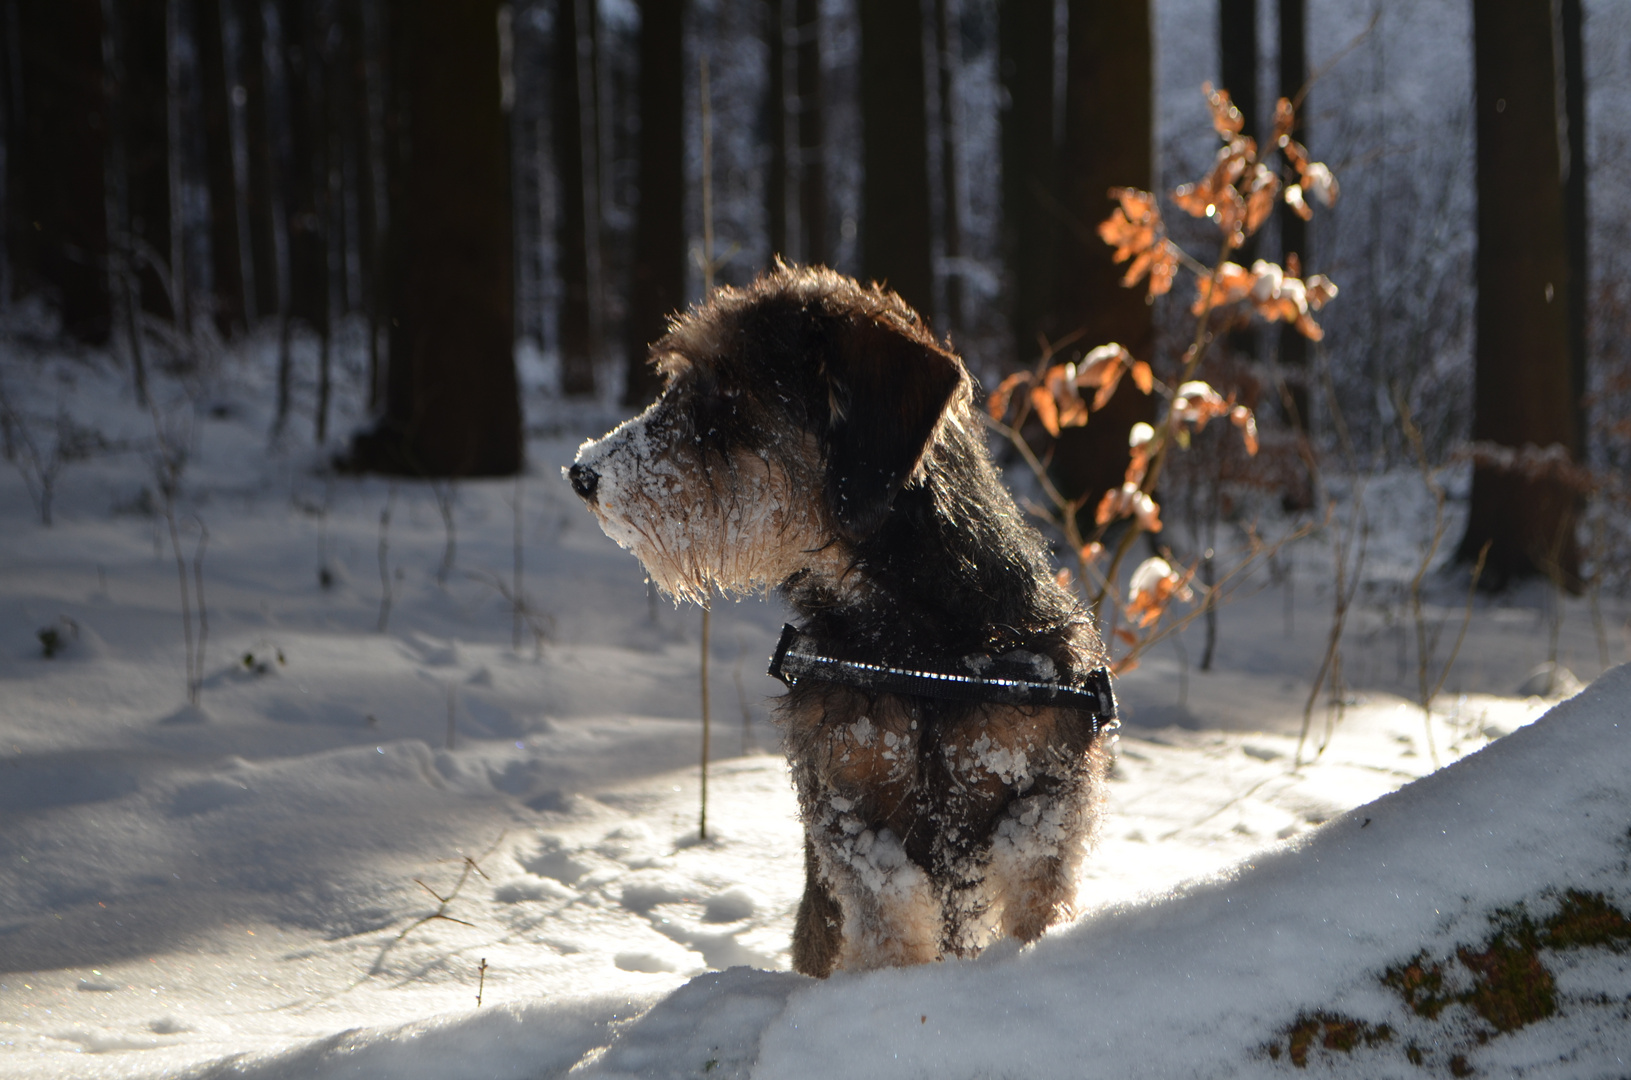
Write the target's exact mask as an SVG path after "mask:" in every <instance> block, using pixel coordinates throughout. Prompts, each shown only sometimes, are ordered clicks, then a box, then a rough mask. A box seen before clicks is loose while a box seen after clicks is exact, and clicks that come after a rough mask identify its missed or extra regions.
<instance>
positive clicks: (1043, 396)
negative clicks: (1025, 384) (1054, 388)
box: [1031, 386, 1059, 438]
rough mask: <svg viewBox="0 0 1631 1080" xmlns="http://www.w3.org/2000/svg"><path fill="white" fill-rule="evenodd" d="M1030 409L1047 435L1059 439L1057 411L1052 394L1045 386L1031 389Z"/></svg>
mask: <svg viewBox="0 0 1631 1080" xmlns="http://www.w3.org/2000/svg"><path fill="white" fill-rule="evenodd" d="M1031 407H1032V408H1034V409H1035V410H1036V418H1037V419H1038V420H1040V421H1042V426H1043V427H1044V428H1047V430H1048V434H1049V435H1052V436H1053V437H1054V438H1058V437H1059V409H1058V407H1057V406H1055V405H1054V403H1053V394H1052V392H1051V391H1049V390H1048V388H1047V387H1046V386H1033V387H1031Z"/></svg>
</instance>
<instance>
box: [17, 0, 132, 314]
mask: <svg viewBox="0 0 1631 1080" xmlns="http://www.w3.org/2000/svg"><path fill="white" fill-rule="evenodd" d="M5 15H6V25H5V28H4V29H5V35H6V68H7V75H8V76H9V77H8V78H7V80H6V87H5V92H6V99H7V100H6V150H7V154H6V182H7V193H6V223H5V228H6V250H7V254H8V256H9V257H10V260H11V287H12V291H13V295H14V296H15V295H22V294H26V293H29V292H32V291H35V290H44V291H46V292H47V293H48V294H50V296H51V299H52V300H53V301H54V302H55V303H56V305H57V307H58V309H59V310H60V311H61V314H62V325H63V330H64V331H65V332H66V333H68V334H69V335H71V336H72V337H74V338H77V339H78V340H80V341H85V342H90V343H92V344H101V343H103V342H105V341H107V340H108V335H109V332H110V330H111V327H112V321H113V309H112V304H111V299H110V294H109V289H108V219H107V200H106V188H105V186H104V184H105V182H106V179H105V171H106V167H107V163H106V154H107V133H108V129H109V127H110V124H109V122H108V120H109V112H110V110H109V108H108V103H107V101H106V99H105V98H104V96H103V56H102V29H103V23H102V7H101V4H100V3H99V0H14V3H12V4H8V5H7V8H6V12H5Z"/></svg>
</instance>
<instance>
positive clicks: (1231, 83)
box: [1218, 0, 1262, 360]
mask: <svg viewBox="0 0 1631 1080" xmlns="http://www.w3.org/2000/svg"><path fill="white" fill-rule="evenodd" d="M1257 56H1258V52H1257V0H1218V77H1219V79H1220V80H1221V81H1222V84H1223V88H1224V89H1225V90H1228V91H1229V96H1230V98H1231V99H1232V100H1233V101H1234V103H1235V108H1237V109H1239V110H1240V115H1241V118H1242V119H1243V120H1244V121H1245V123H1244V124H1243V125H1242V126H1241V129H1240V133H1241V134H1242V135H1245V136H1247V137H1249V138H1252V139H1258V137H1259V136H1260V135H1261V133H1262V130H1261V129H1262V124H1261V123H1260V122H1259V117H1260V116H1261V114H1262V110H1261V109H1260V108H1259V107H1258V100H1257ZM1257 258H1258V243H1257V236H1256V235H1255V234H1254V235H1252V236H1249V237H1247V238H1246V243H1245V244H1244V245H1242V246H1241V247H1239V248H1237V249H1236V250H1235V252H1234V254H1233V255H1232V256H1231V259H1232V260H1233V261H1234V262H1237V263H1239V264H1240V265H1241V266H1248V267H1249V266H1251V264H1252V263H1253V262H1255V261H1256V260H1257ZM1261 341H1262V334H1261V333H1260V330H1259V328H1258V326H1256V325H1255V324H1249V325H1246V326H1240V327H1236V328H1234V329H1232V330H1230V331H1229V332H1228V334H1227V335H1226V337H1225V340H1224V342H1223V343H1222V344H1223V345H1224V347H1225V350H1226V351H1227V352H1230V353H1235V354H1239V355H1243V356H1245V357H1248V358H1250V359H1252V360H1256V359H1257V358H1258V355H1259V352H1260V349H1259V345H1260V344H1261Z"/></svg>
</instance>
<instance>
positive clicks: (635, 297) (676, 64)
mask: <svg viewBox="0 0 1631 1080" xmlns="http://www.w3.org/2000/svg"><path fill="white" fill-rule="evenodd" d="M685 7H686V5H685V4H684V3H683V2H682V0H641V3H640V76H639V77H640V89H639V94H640V169H639V174H640V205H639V207H638V209H637V210H636V213H635V223H634V257H633V262H632V265H631V267H630V273H629V278H630V281H629V315H628V333H629V337H628V368H627V370H628V380H627V383H626V384H625V387H624V392H623V403H624V404H625V405H631V406H633V405H644V404H645V403H646V402H648V401H650V400H651V399H652V398H654V397H655V396H656V395H657V392H658V391H659V390H660V389H661V388H662V381H661V379H660V378H658V375H657V372H656V369H654V368H653V367H652V366H651V365H650V364H649V363H648V362H647V353H646V350H647V346H648V345H650V343H651V342H653V341H656V340H657V339H658V338H659V337H661V336H662V335H663V333H664V331H665V330H666V329H667V320H668V316H669V314H670V313H672V312H674V311H676V310H678V309H679V308H680V307H682V306H683V305H684V303H685V257H686V256H685V184H684V182H683V179H682V178H683V177H684V176H685V144H684V138H685V115H684V108H685V70H684V69H685Z"/></svg>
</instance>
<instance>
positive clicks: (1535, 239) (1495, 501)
mask: <svg viewBox="0 0 1631 1080" xmlns="http://www.w3.org/2000/svg"><path fill="white" fill-rule="evenodd" d="M1555 32H1556V27H1555V25H1554V21H1553V11H1552V5H1551V3H1550V2H1549V0H1521V2H1519V0H1512V2H1510V3H1505V4H1476V5H1474V6H1473V49H1474V73H1475V82H1476V93H1475V107H1476V109H1477V117H1478V120H1477V133H1478V159H1477V160H1478V255H1477V263H1476V266H1477V275H1478V313H1477V346H1476V360H1475V367H1474V375H1473V438H1474V439H1475V440H1478V441H1479V442H1485V443H1495V444H1498V445H1499V446H1503V447H1511V448H1514V449H1520V450H1521V449H1523V448H1526V447H1534V448H1538V449H1542V450H1544V449H1546V448H1548V447H1551V446H1554V445H1556V446H1561V447H1562V448H1563V449H1564V450H1568V449H1570V448H1572V447H1574V446H1576V445H1577V438H1578V435H1577V432H1576V430H1575V422H1576V421H1575V417H1576V409H1577V404H1576V402H1575V400H1574V395H1573V393H1572V379H1571V368H1570V353H1569V319H1568V312H1569V292H1570V288H1571V286H1572V284H1573V283H1571V282H1570V280H1569V252H1568V239H1567V237H1568V230H1567V227H1566V220H1567V219H1566V213H1565V209H1564V203H1565V200H1564V184H1563V182H1562V177H1563V162H1562V160H1561V156H1560V148H1559V145H1558V134H1559V132H1558V121H1559V115H1560V112H1561V109H1560V106H1561V105H1562V104H1563V103H1562V102H1559V101H1558V99H1557V91H1558V80H1557V74H1558V73H1557V69H1556V63H1555V55H1556V54H1555V53H1554V51H1553V48H1554V46H1553V43H1554V41H1555V40H1556V39H1555V37H1554V34H1555ZM1576 502H1577V493H1576V492H1575V491H1572V490H1570V489H1569V488H1568V487H1567V486H1566V485H1565V484H1563V483H1561V482H1559V480H1558V478H1557V477H1556V476H1555V475H1545V474H1541V473H1538V472H1536V471H1535V470H1533V469H1525V468H1523V467H1522V463H1521V462H1520V464H1519V465H1518V466H1517V467H1511V468H1503V467H1501V466H1500V465H1498V464H1489V463H1484V464H1479V465H1477V466H1476V467H1475V468H1474V470H1473V482H1472V502H1471V505H1470V507H1469V508H1468V513H1467V531H1466V534H1465V535H1464V536H1463V537H1462V540H1461V545H1460V548H1459V549H1458V550H1457V557H1458V558H1460V559H1461V560H1462V561H1471V560H1473V559H1476V558H1477V557H1478V553H1479V551H1480V550H1481V549H1482V548H1483V547H1484V545H1485V543H1486V542H1487V543H1488V544H1489V545H1490V546H1489V556H1488V560H1487V562H1486V564H1485V569H1484V576H1483V578H1482V581H1481V584H1482V586H1483V587H1486V588H1489V589H1499V588H1502V587H1504V586H1505V585H1506V584H1507V583H1509V582H1510V581H1512V580H1513V579H1514V578H1518V577H1524V576H1530V575H1535V574H1543V573H1544V574H1548V575H1552V576H1555V577H1561V578H1562V580H1564V581H1565V582H1568V583H1570V584H1571V585H1574V584H1577V582H1578V574H1579V563H1580V554H1579V547H1578V544H1577V541H1576V537H1575V517H1576Z"/></svg>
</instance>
